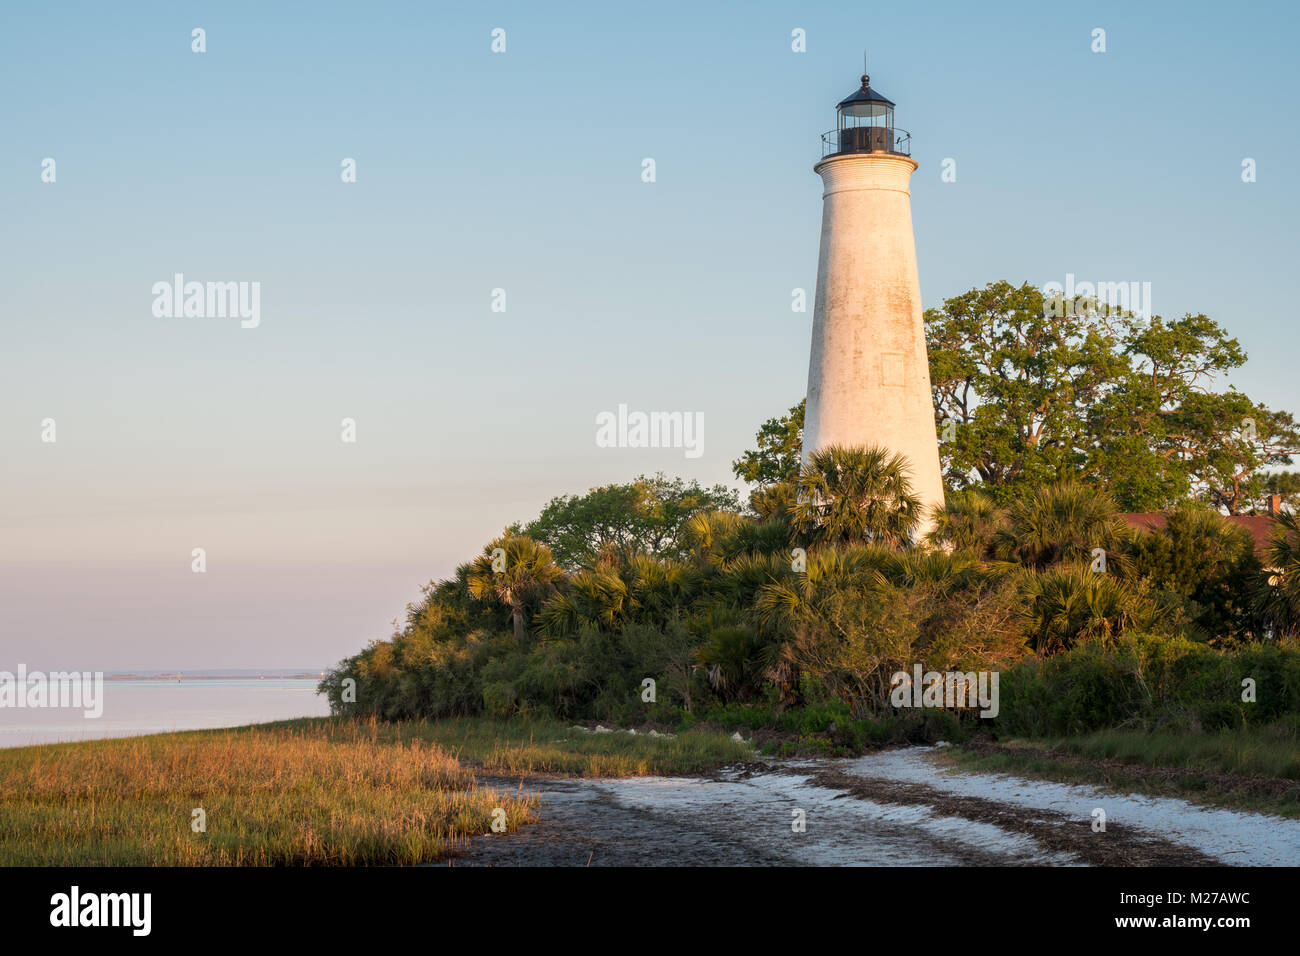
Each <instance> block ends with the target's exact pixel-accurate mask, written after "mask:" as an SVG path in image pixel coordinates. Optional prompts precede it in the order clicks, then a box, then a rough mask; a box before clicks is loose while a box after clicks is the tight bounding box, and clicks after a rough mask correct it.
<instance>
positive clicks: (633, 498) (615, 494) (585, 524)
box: [522, 474, 741, 568]
mask: <svg viewBox="0 0 1300 956" xmlns="http://www.w3.org/2000/svg"><path fill="white" fill-rule="evenodd" d="M740 508H741V504H740V499H739V497H738V496H737V494H736V492H735V491H733V490H732V489H730V488H727V487H726V486H725V485H714V486H713V487H712V488H705V487H702V486H701V485H700V484H699V483H698V482H696V481H693V480H692V481H690V482H686V481H684V480H683V479H681V478H668V477H667V476H665V475H663V474H658V475H655V476H654V477H653V478H647V477H646V476H644V475H643V476H641V477H640V478H637V479H636V480H635V481H633V482H630V483H629V484H614V485H602V486H601V487H599V488H592V489H591V490H590V491H588V492H587V493H586V494H585V495H561V496H559V497H555V498H552V499H551V500H550V502H549V503H548V504H547V505H546V507H545V508H543V509H542V513H541V514H540V515H538V516H537V518H536V519H534V520H533V521H531V522H529V523H528V524H527V525H525V526H524V527H523V529H522V533H523V534H526V535H528V536H529V537H531V538H533V539H535V540H537V541H541V542H544V543H545V544H547V545H549V546H550V548H551V551H552V553H553V554H554V555H555V560H556V561H557V562H559V563H560V564H561V565H563V566H564V567H566V568H576V567H579V566H582V565H585V564H590V563H591V562H592V561H593V560H594V559H595V558H596V556H597V555H599V554H600V553H601V552H607V551H617V552H619V553H621V554H623V555H625V556H626V555H631V554H633V553H636V552H640V553H645V554H656V555H666V556H675V555H678V554H680V553H681V550H682V546H681V543H680V542H679V540H678V539H679V536H680V533H681V530H682V526H683V524H685V522H686V521H687V519H689V518H690V517H691V516H692V515H695V514H697V513H699V512H701V511H733V512H738V511H740Z"/></svg>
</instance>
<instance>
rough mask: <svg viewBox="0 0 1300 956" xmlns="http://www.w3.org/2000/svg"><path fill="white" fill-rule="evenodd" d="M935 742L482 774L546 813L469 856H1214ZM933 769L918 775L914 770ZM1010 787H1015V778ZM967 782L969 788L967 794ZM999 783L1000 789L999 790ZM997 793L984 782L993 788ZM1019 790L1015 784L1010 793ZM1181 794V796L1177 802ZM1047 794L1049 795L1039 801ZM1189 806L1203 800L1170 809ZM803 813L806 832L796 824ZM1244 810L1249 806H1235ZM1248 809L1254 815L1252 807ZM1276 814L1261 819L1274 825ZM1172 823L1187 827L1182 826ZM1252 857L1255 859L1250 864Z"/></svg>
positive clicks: (567, 860) (1187, 860) (1208, 862)
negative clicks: (932, 748)
mask: <svg viewBox="0 0 1300 956" xmlns="http://www.w3.org/2000/svg"><path fill="white" fill-rule="evenodd" d="M928 750H929V748H908V749H905V750H897V751H885V752H882V753H880V754H873V755H869V756H867V757H863V758H859V759H857V760H824V761H805V762H797V763H780V764H750V765H747V766H744V767H734V768H729V769H727V770H725V771H722V772H719V773H718V774H716V775H714V776H712V777H708V778H694V777H641V778H628V779H600V780H591V779H564V780H555V779H544V778H531V779H525V780H524V781H522V784H521V781H519V780H517V779H505V778H496V779H493V778H483V782H484V783H486V784H489V785H493V786H497V787H499V788H500V789H502V790H508V791H511V792H513V791H515V790H516V789H518V788H519V787H520V786H521V785H522V789H523V791H524V792H525V793H531V794H536V795H537V796H538V797H539V798H540V799H541V808H540V812H539V816H540V822H538V823H535V824H532V825H528V826H525V827H522V828H520V829H519V830H517V831H515V832H513V833H509V834H500V835H490V836H483V837H477V838H474V839H473V840H470V841H468V842H467V843H466V844H464V845H463V846H462V847H461V848H460V849H459V852H458V854H457V856H456V857H455V858H454V859H453V860H452V865H460V866H464V865H471V866H588V865H589V866H753V865H767V866H774V865H775V866H801V865H802V866H853V865H859V866H898V865H903V866H949V865H954V864H957V865H968V866H1071V865H1084V866H1087V865H1093V866H1152V865H1183V866H1215V865H1223V864H1224V863H1225V862H1235V861H1232V860H1228V861H1225V860H1224V859H1222V858H1221V857H1220V856H1216V855H1214V854H1212V853H1207V852H1204V851H1203V848H1201V847H1199V846H1198V845H1197V843H1196V841H1195V840H1188V839H1183V838H1175V837H1171V836H1170V835H1169V834H1168V833H1166V832H1164V831H1163V830H1162V829H1161V828H1160V827H1152V826H1150V825H1149V814H1148V819H1146V820H1144V822H1146V823H1148V825H1146V826H1139V825H1137V823H1135V822H1132V821H1131V820H1130V819H1128V817H1129V816H1130V814H1129V813H1128V809H1129V808H1128V807H1127V806H1126V805H1125V803H1124V801H1133V800H1135V799H1137V800H1140V799H1142V798H1126V797H1119V796H1116V795H1104V801H1103V803H1104V806H1106V807H1109V809H1108V820H1107V825H1106V829H1105V832H1094V830H1093V828H1092V816H1091V812H1092V809H1093V808H1094V806H1095V805H1096V802H1097V800H1098V797H1097V794H1096V792H1095V791H1091V790H1090V788H1067V790H1077V791H1079V792H1077V793H1071V794H1070V800H1071V801H1072V802H1069V803H1068V804H1067V805H1061V795H1060V793H1059V792H1058V791H1057V790H1055V789H1048V790H1047V791H1045V792H1044V794H1043V796H1044V799H1042V800H1040V801H1035V800H1034V799H1033V795H1034V791H1035V788H1040V787H1045V788H1057V787H1062V786H1064V785H1057V784H1040V783H1036V782H1033V781H1027V780H1020V779H1018V778H1010V777H1005V776H1002V775H994V774H975V773H970V772H967V771H960V772H958V773H956V774H953V773H946V772H941V771H940V769H939V768H938V767H936V766H935V765H933V764H932V763H930V762H929V760H928ZM918 774H919V775H922V777H923V779H915V778H916V777H917V775H918ZM1007 787H1010V788H1011V790H1010V791H1007V790H1006V789H1005V788H1007ZM963 788H964V791H963ZM999 788H1002V789H999ZM985 791H987V792H985ZM1008 792H1012V793H1015V794H1017V795H1018V797H1017V799H1008V795H1007V794H1008ZM1167 802H1168V803H1169V804H1171V805H1172V804H1178V803H1179V802H1178V801H1167ZM1036 803H1041V804H1042V805H1041V806H1040V805H1036ZM1164 809H1165V811H1166V813H1168V814H1172V815H1173V818H1174V819H1173V821H1172V822H1173V823H1175V824H1176V823H1177V822H1178V819H1177V818H1178V814H1179V813H1180V812H1182V813H1184V815H1186V814H1188V813H1196V812H1205V811H1198V809H1197V808H1189V807H1188V805H1186V804H1183V805H1181V808H1180V807H1177V806H1171V807H1166V808H1164ZM795 811H798V812H799V814H801V815H802V820H803V823H804V826H803V829H802V830H799V829H797V828H796V827H795V826H793V824H794V823H795V822H796V818H797V816H798V814H796V812H795ZM1237 816H1242V815H1237ZM1245 816H1250V815H1245ZM1272 819H1273V818H1257V821H1259V820H1262V821H1263V822H1264V823H1265V824H1267V821H1269V820H1272ZM1173 829H1176V827H1174V828H1173ZM1243 862H1244V861H1243Z"/></svg>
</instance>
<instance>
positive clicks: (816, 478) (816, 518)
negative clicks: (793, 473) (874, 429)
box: [792, 445, 921, 544]
mask: <svg viewBox="0 0 1300 956" xmlns="http://www.w3.org/2000/svg"><path fill="white" fill-rule="evenodd" d="M908 468H909V466H908V463H907V459H906V458H904V457H903V456H902V455H894V454H891V453H890V452H889V450H888V449H886V448H881V447H878V446H872V447H870V448H857V447H848V446H844V445H829V446H827V447H826V448H822V449H820V450H819V451H815V452H813V453H812V454H811V455H810V456H809V457H808V463H807V464H806V465H804V468H803V471H802V472H800V473H799V479H798V489H799V497H798V500H797V502H796V503H795V505H794V507H793V511H792V515H793V518H794V526H795V529H796V530H797V531H798V532H799V533H800V534H801V535H803V536H805V538H807V539H808V540H810V541H819V542H841V543H846V544H848V543H852V542H861V541H876V542H881V543H887V544H901V543H903V542H908V541H910V540H911V532H912V528H913V527H915V525H916V523H917V521H918V520H919V519H920V517H921V500H920V499H919V498H918V497H917V496H916V495H914V494H913V493H912V484H911V482H910V481H909V479H908Z"/></svg>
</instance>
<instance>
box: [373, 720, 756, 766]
mask: <svg viewBox="0 0 1300 956" xmlns="http://www.w3.org/2000/svg"><path fill="white" fill-rule="evenodd" d="M381 734H387V735H388V737H389V739H392V740H395V741H410V740H421V741H426V742H430V743H435V744H437V745H439V746H441V747H445V748H446V749H447V750H449V751H450V752H451V753H453V754H455V755H456V757H457V758H458V759H460V760H462V761H466V762H469V763H472V764H474V765H475V766H477V767H479V768H481V769H482V770H483V771H485V772H487V773H492V774H499V775H503V776H530V775H545V776H575V777H641V776H647V775H651V774H665V775H685V774H695V773H702V772H704V771H708V770H712V769H715V768H717V767H721V766H725V765H726V764H729V763H736V762H738V761H741V760H747V759H751V758H752V757H753V751H752V749H751V748H750V747H749V746H747V745H745V744H740V743H737V742H736V741H734V740H732V739H731V738H730V737H728V736H727V735H726V734H724V733H719V732H716V731H705V730H687V731H684V732H682V733H680V734H677V735H675V736H673V737H670V738H665V737H651V736H650V735H649V734H648V733H644V732H638V733H636V734H635V735H633V734H628V733H627V732H625V731H615V732H611V733H593V732H590V731H584V730H579V729H577V728H576V727H575V726H574V725H572V724H566V723H562V722H559V721H554V720H537V721H522V720H511V721H502V720H490V719H488V718H482V717H465V718H456V719H445V720H437V721H402V722H399V723H394V724H388V725H385V726H384V727H382V728H381Z"/></svg>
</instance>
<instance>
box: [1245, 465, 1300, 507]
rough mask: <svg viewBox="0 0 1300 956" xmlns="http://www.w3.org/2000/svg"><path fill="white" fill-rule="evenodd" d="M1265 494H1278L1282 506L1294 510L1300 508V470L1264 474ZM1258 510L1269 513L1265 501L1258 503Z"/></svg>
mask: <svg viewBox="0 0 1300 956" xmlns="http://www.w3.org/2000/svg"><path fill="white" fill-rule="evenodd" d="M1264 494H1265V496H1267V495H1277V496H1278V497H1279V498H1281V499H1282V502H1281V504H1282V507H1284V508H1289V509H1290V510H1292V511H1295V510H1297V509H1300V472H1294V471H1275V472H1273V473H1272V474H1268V475H1264ZM1255 510H1256V511H1258V512H1262V513H1264V514H1267V513H1268V508H1267V506H1265V504H1264V502H1262V501H1261V502H1260V503H1259V504H1258V505H1256V508H1255Z"/></svg>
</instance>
